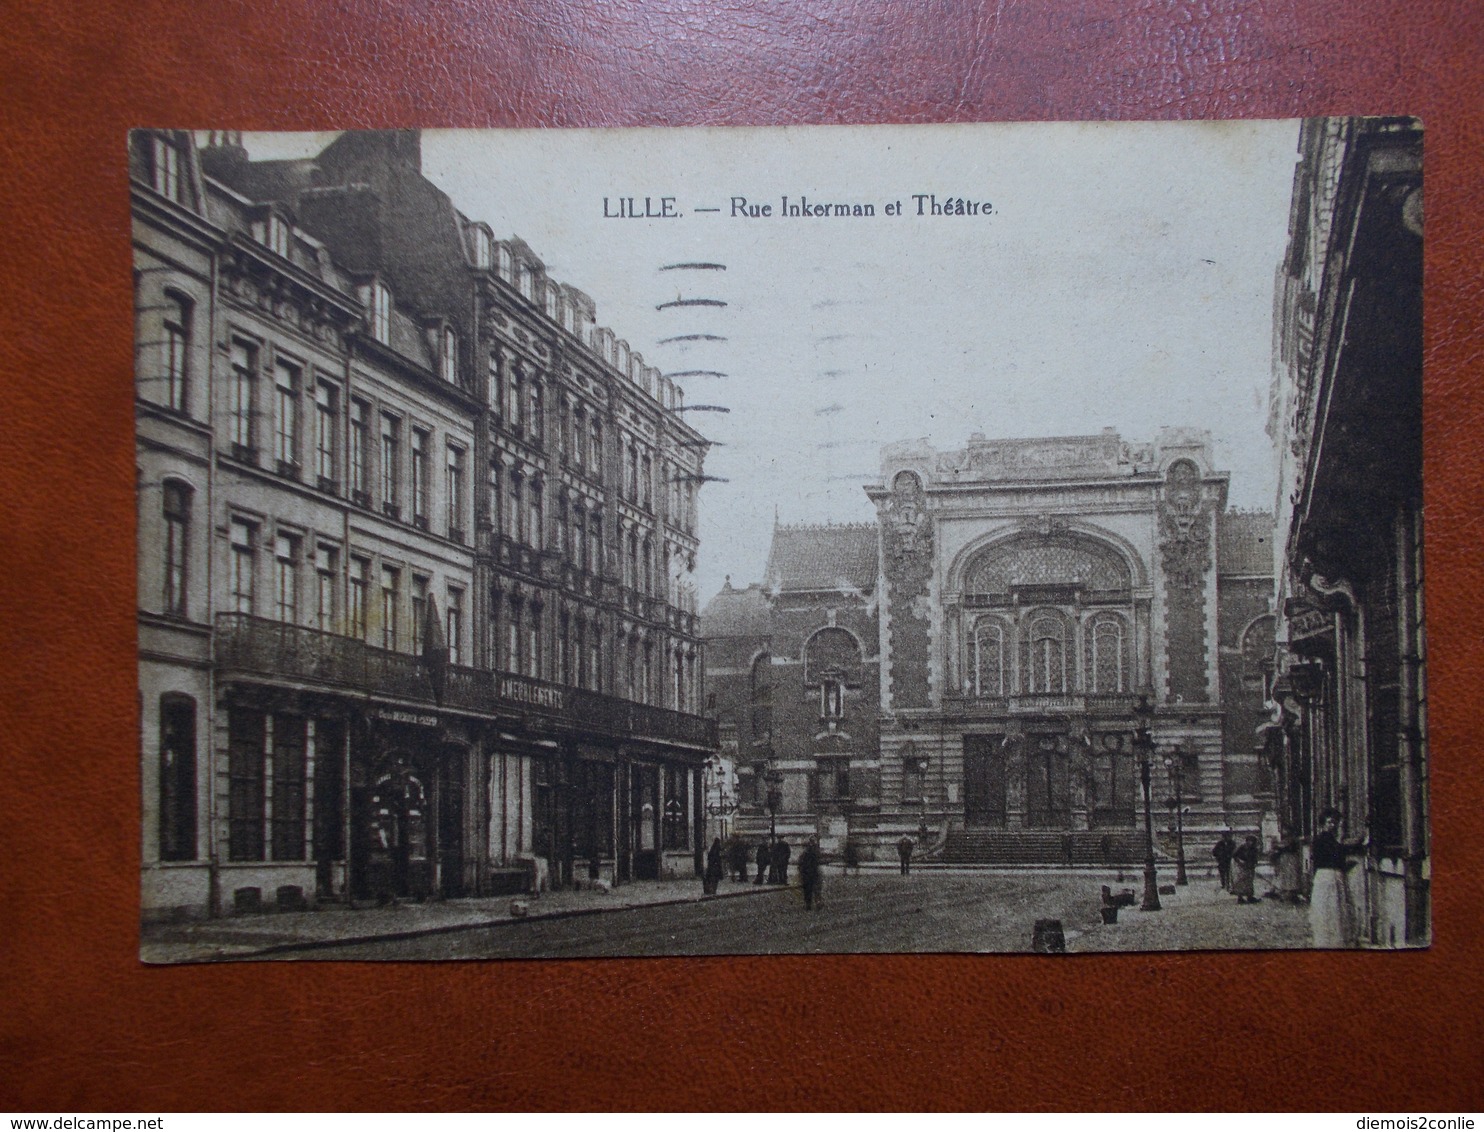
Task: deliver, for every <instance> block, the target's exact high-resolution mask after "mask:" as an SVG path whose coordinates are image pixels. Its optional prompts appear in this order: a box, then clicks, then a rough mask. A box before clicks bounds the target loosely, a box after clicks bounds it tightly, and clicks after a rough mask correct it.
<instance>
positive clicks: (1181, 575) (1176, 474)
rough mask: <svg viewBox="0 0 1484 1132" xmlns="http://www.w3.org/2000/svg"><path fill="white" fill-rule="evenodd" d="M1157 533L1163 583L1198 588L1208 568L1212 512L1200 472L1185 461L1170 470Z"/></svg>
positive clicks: (1209, 563)
mask: <svg viewBox="0 0 1484 1132" xmlns="http://www.w3.org/2000/svg"><path fill="white" fill-rule="evenodd" d="M1159 534H1160V554H1161V556H1162V559H1163V565H1164V572H1165V581H1166V583H1167V584H1168V585H1170V586H1171V587H1173V588H1176V589H1183V590H1196V589H1200V588H1201V587H1202V586H1203V585H1204V584H1205V579H1206V574H1207V572H1208V571H1209V570H1210V569H1211V509H1210V507H1208V506H1207V505H1206V503H1205V500H1204V499H1203V497H1202V493H1201V477H1200V472H1199V471H1198V470H1197V469H1196V466H1195V465H1194V464H1192V463H1191V462H1190V461H1188V460H1180V461H1178V462H1177V463H1175V464H1174V465H1172V466H1171V468H1170V472H1169V478H1168V481H1167V483H1166V485H1165V493H1164V500H1163V502H1162V504H1161V506H1160V510H1159Z"/></svg>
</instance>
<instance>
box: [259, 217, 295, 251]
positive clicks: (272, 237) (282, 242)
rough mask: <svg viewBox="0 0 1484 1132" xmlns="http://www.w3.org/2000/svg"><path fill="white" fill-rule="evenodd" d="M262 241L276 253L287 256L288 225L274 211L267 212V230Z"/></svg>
mask: <svg viewBox="0 0 1484 1132" xmlns="http://www.w3.org/2000/svg"><path fill="white" fill-rule="evenodd" d="M263 242H264V243H265V244H267V245H268V247H269V249H271V250H272V251H273V252H275V253H276V254H278V255H281V256H283V257H284V258H285V259H287V258H288V254H289V226H288V224H287V223H286V222H285V221H284V218H283V217H282V216H279V215H278V213H276V212H270V213H269V214H268V231H267V235H266V237H265V239H264V240H263Z"/></svg>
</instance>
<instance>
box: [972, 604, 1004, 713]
mask: <svg viewBox="0 0 1484 1132" xmlns="http://www.w3.org/2000/svg"><path fill="white" fill-rule="evenodd" d="M1008 644H1009V634H1008V633H1007V632H1006V626H1005V625H1003V624H1001V623H1000V622H998V621H981V622H979V624H978V625H976V626H975V627H974V656H973V680H974V685H973V687H974V694H975V695H976V696H1003V695H1005V690H1006V687H1007V685H1008V683H1009V669H1010V666H1009V664H1007V663H1006V661H1007V659H1008V657H1009V649H1008V647H1007V646H1008Z"/></svg>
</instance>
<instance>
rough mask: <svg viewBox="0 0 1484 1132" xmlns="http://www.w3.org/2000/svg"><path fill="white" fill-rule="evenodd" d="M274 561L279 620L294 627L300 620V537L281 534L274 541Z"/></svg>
mask: <svg viewBox="0 0 1484 1132" xmlns="http://www.w3.org/2000/svg"><path fill="white" fill-rule="evenodd" d="M273 559H274V573H275V576H276V582H277V585H276V587H275V588H276V590H277V598H278V619H279V620H280V621H282V622H284V623H285V624H288V625H292V624H294V623H295V622H297V621H298V620H299V537H298V536H297V535H288V534H280V535H279V536H278V537H277V539H275V540H274V548H273Z"/></svg>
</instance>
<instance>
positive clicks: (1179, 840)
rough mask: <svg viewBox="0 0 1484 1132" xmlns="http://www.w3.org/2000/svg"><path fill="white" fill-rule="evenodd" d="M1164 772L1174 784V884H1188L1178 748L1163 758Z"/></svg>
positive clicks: (1182, 778)
mask: <svg viewBox="0 0 1484 1132" xmlns="http://www.w3.org/2000/svg"><path fill="white" fill-rule="evenodd" d="M1165 772H1166V773H1167V774H1169V776H1170V777H1171V778H1172V779H1174V782H1175V883H1176V884H1182V885H1183V884H1189V883H1190V882H1189V881H1188V880H1186V879H1185V761H1184V759H1183V757H1182V756H1181V753H1180V748H1179V747H1178V746H1177V747H1176V748H1175V749H1174V750H1173V751H1172V752H1171V753H1170V754H1168V755H1166V756H1165Z"/></svg>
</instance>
